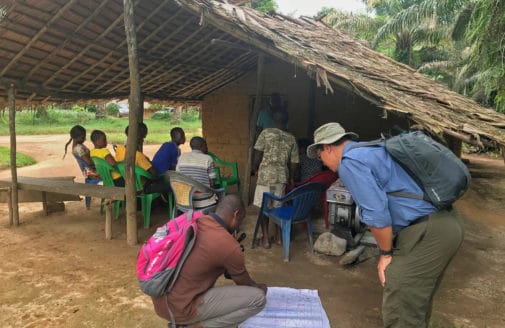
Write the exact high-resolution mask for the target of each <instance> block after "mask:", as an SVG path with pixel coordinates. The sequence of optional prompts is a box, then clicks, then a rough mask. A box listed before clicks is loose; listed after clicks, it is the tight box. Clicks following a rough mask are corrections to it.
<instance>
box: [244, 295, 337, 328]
mask: <svg viewBox="0 0 505 328" xmlns="http://www.w3.org/2000/svg"><path fill="white" fill-rule="evenodd" d="M239 327H240V328H260V327H261V328H265V327H277V328H307V327H311V328H330V322H329V320H328V316H327V315H326V312H325V311H324V308H323V305H322V304H321V300H320V299H319V294H318V293H317V290H312V289H294V288H286V287H268V292H267V305H266V306H265V308H264V309H263V311H261V312H260V313H258V314H257V315H255V316H254V317H252V318H249V319H248V320H247V321H245V322H244V323H242V324H241V325H240V326H239Z"/></svg>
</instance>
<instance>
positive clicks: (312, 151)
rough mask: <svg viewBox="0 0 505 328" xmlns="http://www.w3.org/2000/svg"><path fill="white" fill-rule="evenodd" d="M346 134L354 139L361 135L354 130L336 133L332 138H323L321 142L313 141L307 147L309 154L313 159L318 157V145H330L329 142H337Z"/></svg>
mask: <svg viewBox="0 0 505 328" xmlns="http://www.w3.org/2000/svg"><path fill="white" fill-rule="evenodd" d="M346 136H349V137H351V139H352V140H355V139H358V138H359V136H358V135H357V134H356V133H354V132H346V133H341V134H337V135H334V136H332V137H330V138H325V139H324V140H321V141H319V142H316V143H313V144H312V145H310V146H308V147H307V156H308V157H309V158H312V159H315V158H317V146H319V145H329V144H332V143H335V142H337V141H339V140H340V139H342V138H343V137H346Z"/></svg>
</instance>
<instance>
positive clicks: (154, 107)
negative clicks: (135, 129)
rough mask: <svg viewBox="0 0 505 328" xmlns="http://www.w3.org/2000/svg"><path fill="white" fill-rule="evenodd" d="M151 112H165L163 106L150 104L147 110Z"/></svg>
mask: <svg viewBox="0 0 505 328" xmlns="http://www.w3.org/2000/svg"><path fill="white" fill-rule="evenodd" d="M147 110H149V111H150V112H159V111H161V110H163V105H162V104H149V108H147Z"/></svg>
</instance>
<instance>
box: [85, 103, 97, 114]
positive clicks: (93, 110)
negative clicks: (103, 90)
mask: <svg viewBox="0 0 505 328" xmlns="http://www.w3.org/2000/svg"><path fill="white" fill-rule="evenodd" d="M84 109H85V110H86V111H87V112H90V113H96V109H97V105H94V104H86V105H84Z"/></svg>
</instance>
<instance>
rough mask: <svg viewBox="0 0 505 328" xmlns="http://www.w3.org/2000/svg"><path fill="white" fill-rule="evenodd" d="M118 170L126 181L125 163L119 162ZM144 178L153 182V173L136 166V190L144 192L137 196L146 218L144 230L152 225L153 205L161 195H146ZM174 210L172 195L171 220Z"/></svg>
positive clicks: (169, 200) (169, 203)
mask: <svg viewBox="0 0 505 328" xmlns="http://www.w3.org/2000/svg"><path fill="white" fill-rule="evenodd" d="M117 168H118V170H119V172H120V173H121V175H122V176H123V178H125V179H126V176H125V168H124V162H119V163H117ZM142 177H144V178H145V179H149V180H152V179H153V176H152V175H151V173H149V172H147V171H146V170H144V169H143V168H141V167H139V166H137V165H135V189H136V190H137V192H139V191H140V192H142V193H141V194H137V197H138V198H140V201H141V203H140V204H141V210H142V215H143V216H144V228H146V229H147V228H149V225H150V223H151V205H152V202H153V199H156V198H158V197H160V195H161V194H160V193H152V194H144V193H143V191H144V185H143V184H142ZM172 209H173V199H172V195H171V194H169V195H168V210H169V218H170V219H171V218H172V211H173V210H172Z"/></svg>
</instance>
